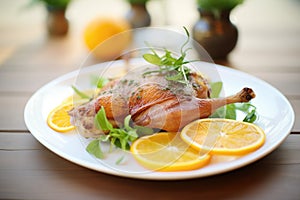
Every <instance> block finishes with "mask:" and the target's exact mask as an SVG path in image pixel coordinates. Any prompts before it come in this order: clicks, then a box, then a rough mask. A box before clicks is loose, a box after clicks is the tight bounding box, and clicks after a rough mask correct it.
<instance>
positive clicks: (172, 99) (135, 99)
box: [69, 73, 255, 137]
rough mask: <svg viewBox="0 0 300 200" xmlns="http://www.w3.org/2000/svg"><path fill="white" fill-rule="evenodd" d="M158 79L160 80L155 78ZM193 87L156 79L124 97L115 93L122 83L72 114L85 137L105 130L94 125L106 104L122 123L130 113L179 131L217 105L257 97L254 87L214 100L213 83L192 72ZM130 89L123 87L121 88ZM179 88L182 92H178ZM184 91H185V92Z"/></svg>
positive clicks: (136, 118) (144, 123)
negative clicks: (158, 81) (210, 84)
mask: <svg viewBox="0 0 300 200" xmlns="http://www.w3.org/2000/svg"><path fill="white" fill-rule="evenodd" d="M155 80H156V79H155ZM189 81H190V83H191V84H190V85H192V90H191V91H188V92H187V93H186V91H184V90H183V89H186V88H180V87H179V88H178V87H174V88H175V90H174V89H173V90H172V89H170V88H166V87H165V86H162V85H161V84H156V83H154V82H151V83H148V84H147V83H146V84H143V85H139V86H138V87H136V88H135V90H134V91H132V92H130V93H129V92H128V91H131V88H130V89H129V90H128V91H127V92H126V91H125V93H129V94H127V97H124V96H122V95H121V94H120V91H118V92H112V88H113V87H116V86H117V85H118V84H119V83H120V82H115V83H114V84H111V85H114V86H111V87H106V88H105V89H104V90H103V91H102V92H101V93H100V94H99V96H98V97H97V98H95V99H94V100H92V101H91V102H89V103H87V104H84V105H81V106H79V107H76V108H74V109H73V110H72V111H71V112H70V113H69V114H70V116H71V122H72V124H74V125H75V126H77V127H78V128H79V132H80V133H81V134H82V135H83V136H85V137H97V135H99V134H102V132H101V131H100V130H98V129H96V128H95V126H94V116H95V115H96V113H97V112H98V111H99V110H100V108H101V107H102V106H103V107H104V109H105V112H106V116H107V118H108V119H109V120H110V121H111V122H112V123H113V124H114V125H117V124H118V123H122V122H123V119H124V118H125V117H126V116H127V115H129V114H130V115H131V116H132V120H133V122H134V123H135V124H137V125H141V126H147V127H151V128H156V129H162V130H165V131H171V132H176V131H179V130H180V129H181V128H182V127H183V126H185V125H186V124H188V123H189V122H191V121H193V120H195V119H199V118H206V117H208V116H210V115H211V114H212V113H213V112H214V111H215V110H216V109H217V108H219V107H221V106H224V105H226V104H231V103H236V102H248V101H250V100H251V99H252V98H254V97H255V94H254V92H253V91H252V89H250V88H244V89H243V90H242V91H240V92H239V93H237V94H235V95H232V96H229V97H225V98H217V99H210V98H209V94H210V88H209V85H208V83H207V81H206V79H204V78H203V77H202V76H201V75H199V74H196V73H191V74H190V77H189ZM124 90H126V85H125V88H122V89H121V91H124ZM178 91H179V92H178ZM182 91H183V92H182Z"/></svg>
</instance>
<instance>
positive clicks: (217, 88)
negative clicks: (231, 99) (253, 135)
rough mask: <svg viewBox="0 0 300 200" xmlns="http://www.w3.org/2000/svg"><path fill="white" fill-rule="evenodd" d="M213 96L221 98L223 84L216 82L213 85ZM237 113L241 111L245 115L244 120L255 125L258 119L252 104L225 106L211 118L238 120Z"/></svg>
mask: <svg viewBox="0 0 300 200" xmlns="http://www.w3.org/2000/svg"><path fill="white" fill-rule="evenodd" d="M210 85H211V90H212V95H211V98H217V97H219V95H220V93H221V90H222V87H223V83H222V82H214V83H211V84H210ZM237 111H241V112H243V113H244V114H245V117H244V119H243V121H244V122H249V123H253V122H255V120H256V119H257V112H256V107H255V106H254V105H252V104H251V103H249V102H247V103H234V104H229V105H226V106H223V107H221V108H219V109H217V110H216V111H215V112H214V113H213V114H212V115H211V116H210V117H211V118H226V119H234V120H236V118H237V114H236V112H237Z"/></svg>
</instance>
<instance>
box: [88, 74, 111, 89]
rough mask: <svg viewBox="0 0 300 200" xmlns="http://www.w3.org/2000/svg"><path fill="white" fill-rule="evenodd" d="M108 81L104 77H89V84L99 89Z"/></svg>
mask: <svg viewBox="0 0 300 200" xmlns="http://www.w3.org/2000/svg"><path fill="white" fill-rule="evenodd" d="M109 81H110V80H109V79H108V78H105V77H97V76H92V77H91V84H92V85H95V86H96V87H97V88H99V89H101V88H103V87H104V86H105V85H106V84H107V83H108V82H109Z"/></svg>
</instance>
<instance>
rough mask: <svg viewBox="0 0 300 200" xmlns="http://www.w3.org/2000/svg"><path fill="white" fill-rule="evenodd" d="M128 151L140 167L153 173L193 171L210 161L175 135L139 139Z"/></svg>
mask: <svg viewBox="0 0 300 200" xmlns="http://www.w3.org/2000/svg"><path fill="white" fill-rule="evenodd" d="M130 151H131V152H132V154H133V156H134V158H135V159H136V160H137V161H138V162H139V163H140V164H141V165H142V166H144V167H145V168H147V169H151V170H155V171H185V170H193V169H198V168H200V167H202V166H204V165H206V164H208V163H209V161H210V155H208V154H205V155H200V154H199V152H198V151H196V150H194V149H192V148H190V147H189V146H188V145H187V144H186V143H185V142H184V141H182V139H181V138H180V136H179V134H176V133H167V132H166V133H157V134H154V135H150V136H145V137H141V138H139V139H138V140H136V141H135V142H134V143H133V144H132V145H131V148H130Z"/></svg>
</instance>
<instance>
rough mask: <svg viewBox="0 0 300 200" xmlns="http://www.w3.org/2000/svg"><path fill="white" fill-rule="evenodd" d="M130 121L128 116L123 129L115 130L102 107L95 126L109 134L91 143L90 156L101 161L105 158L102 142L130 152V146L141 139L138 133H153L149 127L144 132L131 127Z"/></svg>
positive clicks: (89, 146)
mask: <svg viewBox="0 0 300 200" xmlns="http://www.w3.org/2000/svg"><path fill="white" fill-rule="evenodd" d="M130 120H131V116H130V115H128V116H127V117H125V119H124V125H123V127H120V128H114V127H113V125H112V124H111V123H110V122H109V120H108V119H107V117H106V113H105V109H104V107H103V106H102V107H101V109H100V110H99V111H98V113H97V114H96V116H95V125H96V127H97V128H98V129H100V130H102V131H104V132H105V133H107V135H101V136H100V137H99V138H97V139H95V140H93V141H92V142H90V143H89V145H88V146H87V148H86V150H87V151H88V152H89V153H90V154H92V155H94V156H95V157H97V158H100V159H101V158H103V153H102V150H101V146H100V144H101V142H110V144H111V147H112V146H115V147H118V148H121V149H123V150H129V149H130V144H131V143H132V142H133V141H135V140H136V139H137V138H138V137H139V134H138V132H140V131H142V132H145V133H149V132H151V133H153V131H152V129H151V131H150V130H149V129H150V128H147V127H143V130H142V129H140V127H139V126H135V127H131V126H130Z"/></svg>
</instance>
